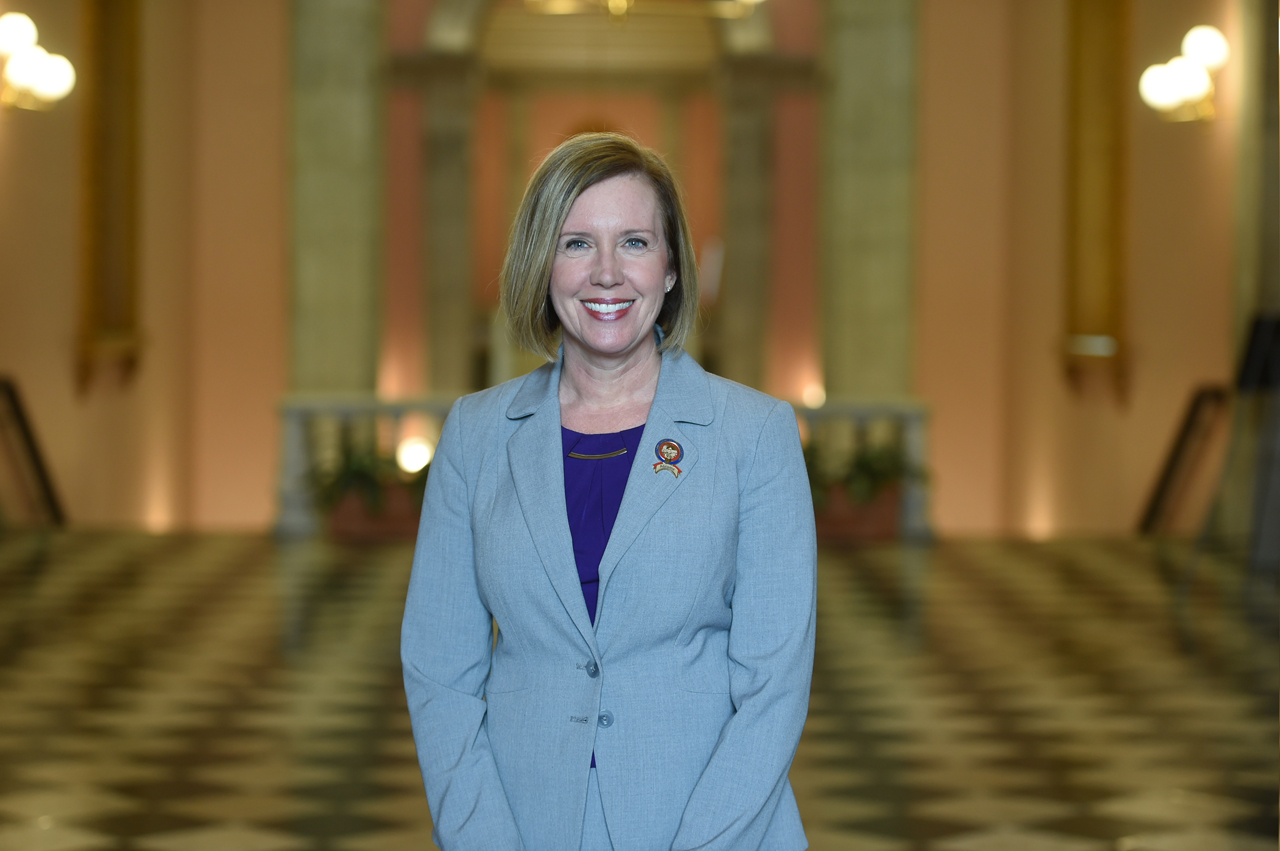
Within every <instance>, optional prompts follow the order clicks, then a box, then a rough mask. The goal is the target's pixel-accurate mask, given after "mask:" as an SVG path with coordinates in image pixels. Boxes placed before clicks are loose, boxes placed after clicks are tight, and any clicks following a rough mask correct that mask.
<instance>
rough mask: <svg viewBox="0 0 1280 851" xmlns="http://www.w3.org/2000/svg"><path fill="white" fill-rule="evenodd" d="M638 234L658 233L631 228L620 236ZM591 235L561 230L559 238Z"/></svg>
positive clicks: (651, 234) (645, 229)
mask: <svg viewBox="0 0 1280 851" xmlns="http://www.w3.org/2000/svg"><path fill="white" fill-rule="evenodd" d="M638 233H642V234H645V235H647V236H657V233H658V232H657V231H653V230H649V228H631V229H630V230H624V231H623V232H622V235H623V236H631V235H634V234H638ZM592 235H593V234H592V233H591V231H585V230H563V231H560V236H561V238H563V237H566V236H592Z"/></svg>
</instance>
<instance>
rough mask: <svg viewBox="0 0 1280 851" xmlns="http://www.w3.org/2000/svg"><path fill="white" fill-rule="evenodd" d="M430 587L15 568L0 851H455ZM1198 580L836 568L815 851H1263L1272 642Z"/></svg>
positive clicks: (1271, 810)
mask: <svg viewBox="0 0 1280 851" xmlns="http://www.w3.org/2000/svg"><path fill="white" fill-rule="evenodd" d="M410 558H411V550H410V548H409V547H407V546H383V547H374V548H362V549H356V548H339V547H335V546H331V545H327V544H322V543H317V542H312V543H304V544H295V545H289V546H286V545H282V544H279V543H277V542H275V541H273V540H272V539H270V538H267V537H264V536H247V535H246V536H235V535H227V536H218V535H198V536H197V535H169V536H154V535H144V534H124V533H89V532H75V533H55V534H48V535H37V534H18V535H10V536H7V537H4V538H0V851H98V849H137V851H224V849H225V851H294V849H297V851H310V850H311V849H315V851H322V850H323V851H408V849H415V851H416V849H426V848H431V847H434V846H432V845H431V843H430V830H431V825H430V814H429V812H428V808H427V805H426V801H425V798H424V796H423V792H422V784H421V779H420V777H419V774H418V767H417V764H416V760H415V753H414V744H413V740H412V737H411V735H410V730H409V720H408V716H407V713H406V709H405V700H404V694H403V691H402V690H401V684H400V669H399V661H398V658H397V638H398V628H399V622H400V615H401V609H402V605H403V598H404V591H405V586H406V582H407V579H408V571H409V565H410ZM1188 558H1189V553H1188V552H1187V551H1186V550H1185V549H1181V548H1176V547H1173V548H1157V547H1156V546H1155V545H1154V544H1149V543H1145V542H1139V541H1135V540H1093V541H1060V542H1052V543H1030V542H981V541H973V542H947V543H940V544H937V545H935V546H933V547H930V548H921V549H913V548H909V547H903V546H888V547H879V548H876V547H872V548H864V549H858V550H826V551H823V552H822V554H821V557H820V560H819V571H820V575H819V620H818V645H817V660H816V665H815V672H814V682H813V693H812V699H811V703H810V712H809V719H808V723H807V726H806V728H805V735H804V738H803V740H802V742H801V744H800V749H799V752H798V754H797V756H796V760H795V764H794V767H793V769H792V772H791V779H792V783H793V785H794V787H795V790H796V793H797V796H798V798H799V801H800V806H801V810H802V813H803V814H804V818H805V825H806V829H807V832H808V834H809V838H810V842H811V843H812V848H813V849H815V851H853V849H857V851H1107V850H1108V849H1114V851H1267V849H1272V851H1274V849H1276V847H1277V844H1276V842H1277V746H1278V738H1277V714H1278V709H1277V676H1278V669H1280V658H1278V655H1277V645H1276V640H1275V635H1274V634H1273V632H1272V630H1273V628H1274V620H1272V619H1271V618H1274V612H1271V613H1270V616H1269V617H1268V616H1266V613H1265V612H1263V613H1261V614H1263V616H1262V617H1261V618H1260V620H1256V619H1255V618H1254V617H1252V616H1251V615H1250V602H1249V596H1248V595H1247V594H1245V593H1244V589H1243V587H1242V580H1241V577H1240V575H1239V573H1238V571H1236V570H1235V569H1234V568H1233V567H1231V566H1230V565H1229V564H1226V563H1220V562H1218V561H1216V560H1214V559H1212V558H1209V557H1203V558H1200V559H1199V560H1198V561H1196V562H1194V564H1195V570H1194V572H1190V573H1189V572H1188V571H1187V569H1186V568H1187V565H1188V564H1190V563H1191V562H1189V561H1188ZM1254 602H1256V600H1255V601H1254ZM1258 614H1260V613H1259V612H1257V611H1255V612H1253V615H1258Z"/></svg>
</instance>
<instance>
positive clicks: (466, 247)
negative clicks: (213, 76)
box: [423, 52, 478, 394]
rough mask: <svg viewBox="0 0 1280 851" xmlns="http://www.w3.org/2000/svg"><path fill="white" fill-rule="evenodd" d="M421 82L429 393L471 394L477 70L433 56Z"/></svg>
mask: <svg viewBox="0 0 1280 851" xmlns="http://www.w3.org/2000/svg"><path fill="white" fill-rule="evenodd" d="M428 74H429V75H428V77H427V81H426V97H427V104H426V137H427V138H426V145H427V150H426V164H427V165H426V169H425V170H424V176H425V181H424V182H425V186H424V187H423V189H424V207H425V209H426V227H427V232H426V235H425V236H426V238H425V240H424V243H425V245H426V252H427V257H426V264H425V268H426V273H427V299H426V302H427V326H426V327H427V351H428V359H429V361H430V365H429V371H428V375H429V376H430V388H431V392H432V393H441V394H450V393H466V392H468V391H470V390H472V389H474V388H473V387H472V384H473V375H472V373H473V364H474V354H475V316H474V313H475V311H474V306H473V304H472V298H471V242H472V238H471V192H472V179H471V176H472V156H471V154H472V139H473V136H474V134H475V104H476V95H477V81H478V68H477V65H476V62H475V60H474V58H473V57H472V56H471V55H470V54H449V53H438V52H437V53H435V54H433V56H432V58H431V62H430V66H429V72H428Z"/></svg>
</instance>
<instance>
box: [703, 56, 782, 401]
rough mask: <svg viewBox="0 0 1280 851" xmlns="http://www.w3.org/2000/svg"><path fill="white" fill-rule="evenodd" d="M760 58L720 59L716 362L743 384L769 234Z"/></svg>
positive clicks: (749, 374)
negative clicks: (721, 204)
mask: <svg viewBox="0 0 1280 851" xmlns="http://www.w3.org/2000/svg"><path fill="white" fill-rule="evenodd" d="M768 70H769V66H768V65H767V64H766V63H765V61H764V60H762V59H759V58H747V57H742V58H736V59H731V60H728V61H727V62H726V63H725V100H724V104H725V112H724V140H725V181H724V198H725V218H724V272H723V276H722V278H721V281H722V283H721V285H720V295H719V299H718V302H717V307H716V318H715V343H716V348H715V355H716V359H715V364H716V368H717V370H718V371H719V372H720V374H721V375H723V376H725V377H726V378H730V379H732V380H734V381H737V382H740V383H742V384H746V385H747V386H749V387H762V386H763V384H764V355H765V351H764V343H765V331H766V316H767V312H768V305H769V285H770V279H771V274H770V273H771V271H772V268H771V266H770V251H769V244H770V240H771V238H772V228H771V226H770V225H771V215H772V209H771V200H772V197H771V196H772V192H771V189H772V182H773V150H772V147H773V144H772V143H773V110H772V97H773V91H772V88H771V84H770V81H769V74H768Z"/></svg>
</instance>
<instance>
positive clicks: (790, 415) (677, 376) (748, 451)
mask: <svg viewBox="0 0 1280 851" xmlns="http://www.w3.org/2000/svg"><path fill="white" fill-rule="evenodd" d="M668 363H669V365H670V367H671V368H672V381H671V384H670V385H669V387H670V389H669V391H668V392H667V393H666V394H663V395H664V398H663V407H664V408H669V409H672V410H670V413H671V414H672V416H673V418H674V419H677V420H682V421H684V422H692V423H696V424H698V425H702V426H706V427H709V428H710V429H711V430H712V432H713V433H714V434H716V435H717V439H718V440H719V441H720V442H721V444H722V445H724V444H727V445H728V446H730V447H734V448H735V454H745V455H747V456H750V455H752V454H754V452H755V450H756V448H757V446H758V445H759V443H760V442H761V440H762V439H766V436H767V439H768V440H770V441H773V440H778V439H784V440H787V439H789V440H794V442H795V443H796V445H797V446H798V445H799V431H798V428H797V425H796V414H795V410H794V409H793V408H792V407H791V405H790V404H789V403H787V402H784V401H781V400H779V399H775V398H773V397H772V396H770V395H768V394H766V393H762V392H760V391H759V390H755V389H752V388H750V387H747V386H745V385H742V384H739V383H737V382H736V381H730V380H729V379H727V378H723V377H721V376H718V375H713V374H711V373H709V372H707V371H705V370H704V369H703V368H702V367H701V366H699V365H698V364H697V363H696V362H695V361H694V360H693V358H692V357H690V356H689V355H688V354H686V353H683V352H681V353H679V354H678V355H675V356H674V357H671V358H670V360H669V362H668ZM664 368H665V365H664ZM659 393H660V394H662V390H661V389H660V390H659ZM789 436H791V437H789Z"/></svg>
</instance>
